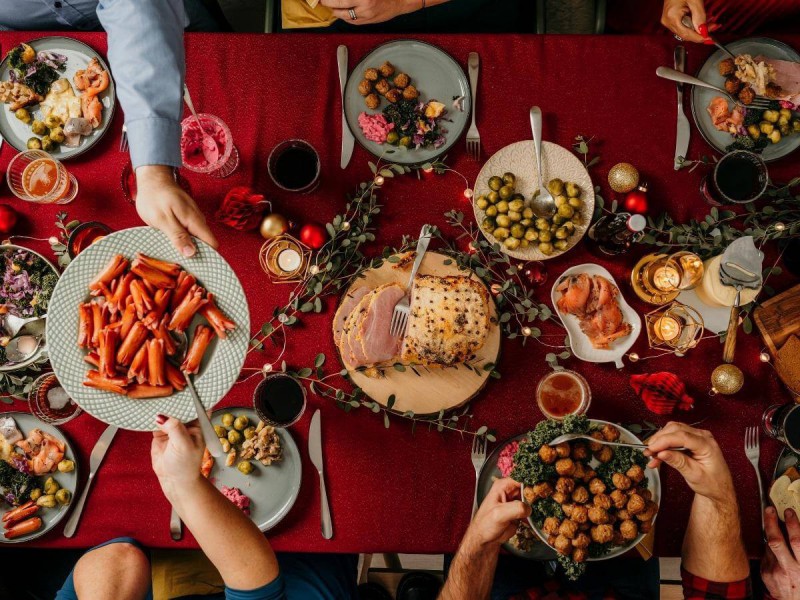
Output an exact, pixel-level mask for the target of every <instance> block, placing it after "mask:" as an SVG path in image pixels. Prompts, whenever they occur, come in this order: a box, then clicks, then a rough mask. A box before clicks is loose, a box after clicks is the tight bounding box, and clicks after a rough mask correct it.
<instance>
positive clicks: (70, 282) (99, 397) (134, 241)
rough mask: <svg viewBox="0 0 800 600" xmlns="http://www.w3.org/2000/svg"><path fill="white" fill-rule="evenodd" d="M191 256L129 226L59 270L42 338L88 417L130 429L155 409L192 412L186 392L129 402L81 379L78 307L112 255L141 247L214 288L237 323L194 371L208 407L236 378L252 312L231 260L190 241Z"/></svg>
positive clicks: (140, 427)
mask: <svg viewBox="0 0 800 600" xmlns="http://www.w3.org/2000/svg"><path fill="white" fill-rule="evenodd" d="M195 244H197V254H195V255H194V256H193V257H192V258H185V257H183V256H181V255H180V254H178V251H177V250H175V248H173V246H172V244H171V243H170V241H169V239H167V236H166V235H164V234H163V233H161V232H160V231H158V230H157V229H152V228H150V227H132V228H131V229H124V230H122V231H117V232H115V233H112V234H110V235H108V236H106V237H104V238H103V239H102V240H99V241H97V242H95V243H94V244H92V245H91V246H89V247H88V248H87V249H86V250H84V251H83V252H81V253H80V254H79V255H78V256H77V257H76V258H75V259H74V260H73V261H72V262H71V263H70V264H69V266H68V267H67V268H66V269H65V270H64V273H63V274H62V275H61V279H59V280H58V284H57V285H56V289H55V290H54V291H53V296H52V298H51V299H50V307H49V310H48V315H49V316H48V318H47V329H46V335H47V344H48V348H49V352H50V362H51V364H52V365H53V371H54V372H55V374H56V377H58V380H59V381H60V382H61V385H63V386H64V389H65V390H66V391H67V393H68V394H69V396H70V398H72V399H73V400H74V401H75V402H76V403H77V404H78V406H80V407H81V408H82V409H83V410H85V411H86V412H88V413H89V414H90V415H92V416H93V417H95V418H97V419H100V420H101V421H104V422H105V423H108V424H109V425H116V426H117V427H121V428H123V429H132V430H135V431H152V430H153V429H154V428H155V421H154V419H155V416H156V415H157V414H158V413H161V414H165V415H171V416H173V417H176V418H178V419H180V420H182V421H184V422H185V421H190V420H192V419H194V418H196V417H197V413H196V411H195V408H194V403H193V402H192V398H191V396H190V395H189V390H188V388H187V389H184V390H183V391H181V392H177V393H175V394H172V395H171V396H168V397H166V398H150V399H143V400H132V399H130V398H128V397H126V396H120V395H118V394H114V393H112V392H104V391H101V390H97V389H93V388H89V387H86V386H84V385H83V379H84V377H85V375H86V371H87V370H88V369H89V368H91V367H90V366H89V365H88V364H87V363H86V362H84V350H83V349H81V348H79V347H78V344H77V335H78V305H79V304H80V303H81V302H86V301H87V300H88V299H89V298H90V296H89V282H91V281H92V279H94V278H95V277H96V276H97V274H98V273H99V272H100V271H102V269H103V267H104V266H105V265H106V264H108V261H109V260H111V258H112V257H113V256H114V255H116V254H122V255H124V256H126V257H128V258H133V256H134V254H135V253H136V252H138V251H140V250H143V251H144V252H146V253H147V254H148V255H150V256H153V257H154V258H158V259H161V260H167V261H171V262H176V263H178V264H180V265H181V266H182V267H183V268H184V269H186V270H187V271H188V272H189V273H191V274H192V275H194V276H195V277H196V278H197V281H198V283H200V284H201V285H202V286H203V287H205V288H206V289H207V290H208V291H209V292H211V293H212V294H214V299H215V301H216V303H217V305H218V306H219V307H220V309H222V311H223V312H224V313H225V314H226V315H228V317H230V319H231V320H232V321H233V322H234V323H236V329H235V330H234V331H231V332H230V333H229V334H228V337H227V339H224V340H220V339H217V338H216V337H215V338H214V340H212V342H211V345H210V346H209V347H208V350H207V351H206V354H205V357H204V358H203V362H202V364H201V365H200V372H199V373H198V374H197V375H195V376H194V383H195V387H196V388H197V393H198V394H199V395H200V398H201V400H202V401H203V404H204V405H205V407H206V408H213V407H214V405H215V404H216V403H217V402H219V401H220V400H221V399H222V398H223V396H225V394H226V393H227V392H228V390H230V388H231V386H232V385H233V384H234V383H235V382H236V378H237V377H238V376H239V373H240V371H241V370H242V365H243V364H244V359H245V355H246V354H247V347H248V341H249V339H250V311H249V310H248V307H247V298H246V297H245V295H244V290H243V289H242V284H241V283H239V279H238V278H237V277H236V273H234V272H233V269H231V267H230V265H229V264H228V263H227V262H226V261H225V259H224V258H222V255H220V254H219V253H218V252H217V251H216V250H214V249H213V248H212V247H211V246H209V245H208V244H205V243H204V242H201V241H200V240H195ZM202 322H204V319H202V317H200V316H196V317H195V320H194V321H193V322H192V324H191V325H190V327H189V329H187V333H188V334H189V337H190V339H191V336H192V335H193V334H192V332H193V331H194V328H195V326H196V325H197V324H198V323H202Z"/></svg>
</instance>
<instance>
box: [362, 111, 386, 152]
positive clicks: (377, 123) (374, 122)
mask: <svg viewBox="0 0 800 600" xmlns="http://www.w3.org/2000/svg"><path fill="white" fill-rule="evenodd" d="M358 126H359V127H361V131H363V132H364V137H366V138H367V139H368V140H369V141H370V142H377V143H379V144H382V143H383V142H385V141H386V136H387V135H388V133H389V132H390V131H391V130H392V129H394V123H389V121H387V120H386V117H384V116H383V115H382V114H380V113H378V114H375V115H368V114H367V113H365V112H362V113H361V114H360V115H358Z"/></svg>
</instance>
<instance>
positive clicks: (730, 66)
mask: <svg viewBox="0 0 800 600" xmlns="http://www.w3.org/2000/svg"><path fill="white" fill-rule="evenodd" d="M717 70H718V71H719V74H720V75H722V76H723V77H727V76H728V75H730V74H731V73H733V72H734V71H736V63H734V62H733V59H732V58H726V59H725V60H721V61H719V63H718V64H717Z"/></svg>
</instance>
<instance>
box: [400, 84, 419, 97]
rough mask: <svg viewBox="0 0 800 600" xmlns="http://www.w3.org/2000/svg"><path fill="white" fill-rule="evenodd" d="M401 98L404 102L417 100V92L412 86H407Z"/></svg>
mask: <svg viewBox="0 0 800 600" xmlns="http://www.w3.org/2000/svg"><path fill="white" fill-rule="evenodd" d="M403 98H405V99H406V100H416V99H417V98H419V91H418V90H417V88H415V87H414V86H413V85H409V86H407V87H406V88H405V89H404V90H403Z"/></svg>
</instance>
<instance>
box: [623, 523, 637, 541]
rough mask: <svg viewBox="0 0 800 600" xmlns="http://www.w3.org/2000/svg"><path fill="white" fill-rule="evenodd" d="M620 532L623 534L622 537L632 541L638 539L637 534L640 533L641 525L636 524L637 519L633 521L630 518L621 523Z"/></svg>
mask: <svg viewBox="0 0 800 600" xmlns="http://www.w3.org/2000/svg"><path fill="white" fill-rule="evenodd" d="M619 532H620V533H621V534H622V539H624V540H625V541H627V542H630V541H631V540H633V539H636V536H637V535H639V527H638V526H637V525H636V521H631V520H630V519H628V520H627V521H623V522H622V523H620V526H619Z"/></svg>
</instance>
